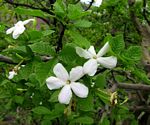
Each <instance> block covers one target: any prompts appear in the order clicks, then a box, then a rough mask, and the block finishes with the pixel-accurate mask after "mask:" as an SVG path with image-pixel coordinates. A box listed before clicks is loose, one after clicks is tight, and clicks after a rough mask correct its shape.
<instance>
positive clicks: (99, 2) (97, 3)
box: [92, 0, 102, 7]
mask: <svg viewBox="0 0 150 125" xmlns="http://www.w3.org/2000/svg"><path fill="white" fill-rule="evenodd" d="M101 4H102V0H96V1H95V2H94V3H93V4H92V5H93V6H96V7H99V6H100V5H101Z"/></svg>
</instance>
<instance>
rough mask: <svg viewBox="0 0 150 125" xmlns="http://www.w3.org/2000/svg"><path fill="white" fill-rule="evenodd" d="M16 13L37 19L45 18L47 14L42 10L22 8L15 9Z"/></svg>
mask: <svg viewBox="0 0 150 125" xmlns="http://www.w3.org/2000/svg"><path fill="white" fill-rule="evenodd" d="M15 12H16V13H17V14H20V15H29V16H36V17H45V16H46V14H45V13H44V12H43V11H41V10H35V9H34V10H33V9H29V8H28V9H26V8H22V7H17V8H15Z"/></svg>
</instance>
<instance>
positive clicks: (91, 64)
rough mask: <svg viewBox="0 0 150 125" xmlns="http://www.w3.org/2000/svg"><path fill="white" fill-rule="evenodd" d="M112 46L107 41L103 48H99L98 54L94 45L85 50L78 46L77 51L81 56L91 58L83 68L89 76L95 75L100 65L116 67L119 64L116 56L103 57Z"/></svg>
mask: <svg viewBox="0 0 150 125" xmlns="http://www.w3.org/2000/svg"><path fill="white" fill-rule="evenodd" d="M109 48H110V46H109V43H108V42H107V43H106V44H105V45H104V46H103V48H102V49H100V50H99V52H98V54H96V52H95V49H94V47H93V46H90V48H89V49H88V50H84V49H82V48H80V47H76V53H77V54H78V55H79V56H80V57H84V58H85V59H89V60H88V61H87V62H86V63H85V64H84V65H83V70H84V73H85V74H88V75H89V76H93V75H94V74H95V73H96V71H97V67H98V66H99V65H102V66H103V67H105V68H110V69H111V68H114V67H115V66H116V64H117V58H116V57H114V56H110V57H102V56H103V55H104V54H105V53H106V52H107V51H108V50H109Z"/></svg>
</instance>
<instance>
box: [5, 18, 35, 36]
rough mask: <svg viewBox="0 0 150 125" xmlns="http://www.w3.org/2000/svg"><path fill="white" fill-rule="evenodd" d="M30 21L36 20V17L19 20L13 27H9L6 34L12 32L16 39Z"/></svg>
mask: <svg viewBox="0 0 150 125" xmlns="http://www.w3.org/2000/svg"><path fill="white" fill-rule="evenodd" d="M30 21H35V19H28V20H25V21H18V22H17V23H16V24H15V25H14V26H13V27H11V28H9V29H8V30H7V31H6V34H11V33H12V36H13V38H14V39H17V38H18V37H19V36H20V34H22V33H23V32H24V31H25V29H26V28H25V27H24V25H26V24H28V23H29V22H30Z"/></svg>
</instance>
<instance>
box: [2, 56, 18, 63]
mask: <svg viewBox="0 0 150 125" xmlns="http://www.w3.org/2000/svg"><path fill="white" fill-rule="evenodd" d="M0 62H5V63H8V64H16V63H15V62H14V61H13V60H12V59H11V58H9V57H7V56H3V55H0Z"/></svg>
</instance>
